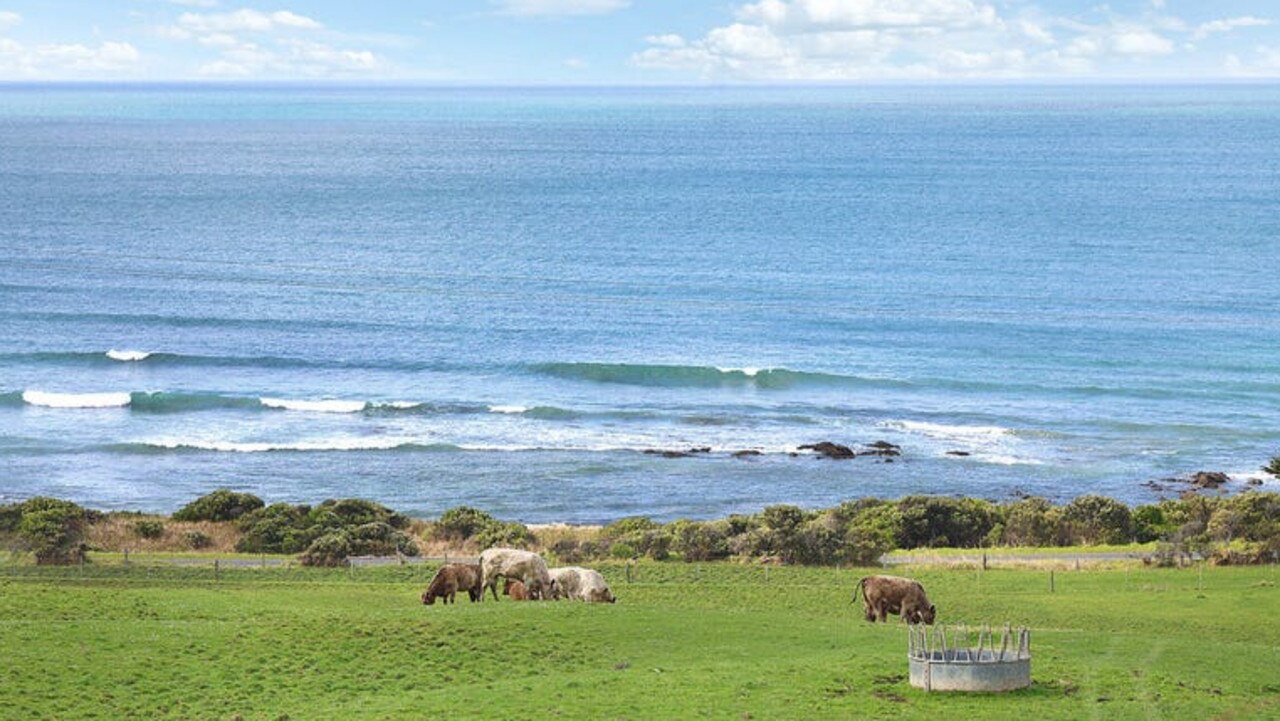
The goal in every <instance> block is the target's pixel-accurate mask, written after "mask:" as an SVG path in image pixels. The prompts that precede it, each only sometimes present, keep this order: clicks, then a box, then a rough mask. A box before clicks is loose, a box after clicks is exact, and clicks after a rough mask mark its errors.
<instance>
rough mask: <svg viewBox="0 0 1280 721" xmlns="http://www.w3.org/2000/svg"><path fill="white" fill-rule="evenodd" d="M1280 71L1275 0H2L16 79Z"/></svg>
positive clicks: (722, 78)
mask: <svg viewBox="0 0 1280 721" xmlns="http://www.w3.org/2000/svg"><path fill="white" fill-rule="evenodd" d="M1234 77H1254V78H1257V77H1262V78H1277V77H1280V5H1278V4H1277V3H1275V1H1274V0H1216V1H1214V2H1207V1H1205V0H1130V1H1122V2H1113V3H1104V4H1093V3H1079V2H1065V1H1062V0H1044V1H1042V2H1034V1H1029V0H748V1H736V2H735V1H734V0H364V1H363V2H356V1H354V0H248V2H243V3H242V2H236V1H233V0H76V1H73V0H0V80H37V81H39V80H112V81H119V80H128V81H146V80H195V79H208V80H240V81H244V80H344V81H382V82H396V81H422V82H441V83H513V84H525V83H557V84H565V83H567V84H573V83H608V84H634V83H702V82H717V83H721V82H723V83H733V82H770V83H778V82H789V81H795V82H846V81H848V82H865V81H917V80H919V81H936V82H952V81H965V80H975V79H976V80H1000V79H1044V80H1062V79H1082V80H1099V81H1109V80H1128V79H1161V80H1197V79H1201V80H1207V79H1220V78H1234Z"/></svg>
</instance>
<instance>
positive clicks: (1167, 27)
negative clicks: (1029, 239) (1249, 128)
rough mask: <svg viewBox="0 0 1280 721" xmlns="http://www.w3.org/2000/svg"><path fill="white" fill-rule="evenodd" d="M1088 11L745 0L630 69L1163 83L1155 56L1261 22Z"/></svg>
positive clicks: (669, 39) (938, 0)
mask: <svg viewBox="0 0 1280 721" xmlns="http://www.w3.org/2000/svg"><path fill="white" fill-rule="evenodd" d="M1005 13H1008V14H1007V15H1006V14H1005ZM1088 13H1089V15H1080V14H1077V15H1075V16H1067V15H1049V14H1046V13H1045V12H1044V10H1043V9H1040V8H1037V7H1036V6H1034V5H1028V4H1025V3H1000V2H996V1H995V0H750V1H749V2H745V3H743V4H741V5H738V6H737V7H736V8H735V9H734V11H733V17H734V22H731V23H728V24H725V25H722V26H720V27H713V28H711V29H709V30H707V31H706V32H705V34H703V35H702V36H701V37H697V36H693V37H689V36H684V35H670V34H667V35H664V34H656V35H650V36H648V37H646V38H645V39H644V40H645V47H644V49H642V50H640V51H639V52H637V53H635V54H633V55H632V57H631V62H632V64H634V65H637V66H639V67H642V68H653V69H661V70H674V71H682V72H685V73H693V74H696V75H699V76H702V77H704V78H716V77H727V78H734V79H745V80H773V79H789V78H797V79H808V80H833V79H863V78H871V79H903V78H906V79H909V78H984V77H993V78H1009V77H1046V76H1063V75H1068V76H1080V75H1085V76H1089V75H1094V76H1096V75H1106V74H1111V73H1115V72H1123V73H1125V74H1141V75H1164V74H1173V73H1175V72H1178V73H1182V72H1185V66H1182V65H1181V64H1180V63H1178V62H1177V61H1166V60H1164V58H1168V57H1170V56H1175V55H1177V54H1179V53H1189V52H1193V51H1195V47H1194V45H1193V44H1191V43H1190V42H1189V41H1190V39H1191V37H1192V36H1198V35H1201V34H1204V33H1212V32H1227V31H1229V30H1233V29H1235V28H1239V27H1250V26H1257V25H1264V24H1269V22H1270V21H1267V20H1265V19H1261V18H1255V17H1252V16H1246V17H1240V18H1229V19H1225V20H1220V21H1214V22H1211V23H1205V24H1204V25H1201V26H1192V25H1191V24H1189V23H1187V22H1186V21H1185V20H1182V19H1181V18H1178V17H1175V16H1172V15H1169V14H1167V13H1165V12H1164V11H1162V9H1161V7H1159V6H1158V5H1157V4H1151V5H1148V6H1147V7H1146V8H1144V9H1141V10H1138V11H1135V14H1133V15H1131V16H1125V15H1122V14H1120V13H1117V12H1115V11H1114V10H1111V9H1110V8H1109V7H1106V6H1097V7H1094V8H1092V9H1091V10H1089V11H1088ZM1090 15H1093V16H1100V17H1101V18H1102V19H1101V20H1093V21H1086V20H1084V19H1082V18H1087V17H1090ZM1256 55H1258V56H1259V57H1262V55H1261V54H1260V53H1257V54H1256Z"/></svg>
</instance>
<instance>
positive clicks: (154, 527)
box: [133, 521, 164, 539]
mask: <svg viewBox="0 0 1280 721" xmlns="http://www.w3.org/2000/svg"><path fill="white" fill-rule="evenodd" d="M133 532H134V534H135V535H136V536H138V537H139V538H148V539H156V538H160V537H162V536H164V522H163V521H135V522H134V524H133Z"/></svg>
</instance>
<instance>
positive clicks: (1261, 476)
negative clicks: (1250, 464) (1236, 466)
mask: <svg viewBox="0 0 1280 721" xmlns="http://www.w3.org/2000/svg"><path fill="white" fill-rule="evenodd" d="M1227 478H1230V479H1231V480H1233V481H1236V482H1239V483H1245V482H1248V481H1252V480H1254V479H1255V478H1256V479H1258V480H1260V481H1262V482H1263V483H1267V482H1268V481H1275V480H1276V477H1275V476H1272V475H1269V474H1267V473H1263V472H1262V471H1260V470H1259V471H1227Z"/></svg>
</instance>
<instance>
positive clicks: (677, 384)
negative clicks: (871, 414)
mask: <svg viewBox="0 0 1280 721" xmlns="http://www.w3.org/2000/svg"><path fill="white" fill-rule="evenodd" d="M531 368H532V370H533V371H534V372H536V373H541V374H544V375H549V376H555V377H557V378H565V379H569V380H579V381H589V382H593V383H617V384H622V385H637V386H651V387H660V388H716V387H734V386H754V387H757V388H769V389H780V388H790V387H792V386H797V385H823V384H825V385H837V384H860V383H867V382H869V381H867V380H866V379H862V378H856V377H853V376H841V375H834V374H830V373H810V372H806V371H795V370H791V369H789V368H717V367H715V366H684V365H655V364H634V365H633V364H630V363H540V364H537V365H534V366H532V367H531Z"/></svg>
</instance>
